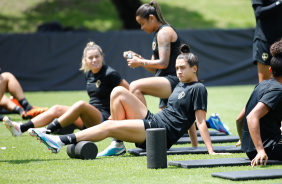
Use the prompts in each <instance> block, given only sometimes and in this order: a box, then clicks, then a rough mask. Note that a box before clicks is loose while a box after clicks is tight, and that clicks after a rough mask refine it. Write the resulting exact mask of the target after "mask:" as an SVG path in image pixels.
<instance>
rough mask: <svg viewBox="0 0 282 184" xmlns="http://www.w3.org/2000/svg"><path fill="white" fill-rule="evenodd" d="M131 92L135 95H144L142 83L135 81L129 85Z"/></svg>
mask: <svg viewBox="0 0 282 184" xmlns="http://www.w3.org/2000/svg"><path fill="white" fill-rule="evenodd" d="M129 91H130V92H131V93H133V94H139V93H142V91H141V87H140V83H139V82H138V81H133V82H131V83H130V85H129Z"/></svg>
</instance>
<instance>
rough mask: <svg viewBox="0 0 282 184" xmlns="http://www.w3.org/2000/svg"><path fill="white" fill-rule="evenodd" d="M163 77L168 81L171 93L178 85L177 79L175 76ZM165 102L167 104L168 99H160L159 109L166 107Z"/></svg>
mask: <svg viewBox="0 0 282 184" xmlns="http://www.w3.org/2000/svg"><path fill="white" fill-rule="evenodd" d="M163 77H164V78H166V79H167V80H168V81H169V83H170V86H171V92H172V91H173V90H174V88H175V86H176V85H177V84H178V83H179V79H178V78H177V76H174V75H167V76H163ZM167 102H168V99H163V98H160V103H159V108H163V107H166V106H167Z"/></svg>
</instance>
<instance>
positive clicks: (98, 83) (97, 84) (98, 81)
mask: <svg viewBox="0 0 282 184" xmlns="http://www.w3.org/2000/svg"><path fill="white" fill-rule="evenodd" d="M100 84H101V81H100V80H97V82H96V87H97V88H99V86H100Z"/></svg>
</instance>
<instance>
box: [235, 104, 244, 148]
mask: <svg viewBox="0 0 282 184" xmlns="http://www.w3.org/2000/svg"><path fill="white" fill-rule="evenodd" d="M245 110H246V107H244V109H243V110H242V111H241V112H240V114H239V116H238V117H237V119H236V126H237V132H238V135H239V137H240V140H239V141H238V143H237V144H236V146H241V140H242V131H243V123H244V117H245Z"/></svg>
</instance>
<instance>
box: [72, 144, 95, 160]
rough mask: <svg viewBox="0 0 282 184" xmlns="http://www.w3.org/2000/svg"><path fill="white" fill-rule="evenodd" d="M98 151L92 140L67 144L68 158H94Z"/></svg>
mask: <svg viewBox="0 0 282 184" xmlns="http://www.w3.org/2000/svg"><path fill="white" fill-rule="evenodd" d="M97 153H98V148H97V146H96V144H95V143H94V142H91V141H81V142H79V143H77V144H69V145H68V147H67V154H68V156H69V157H70V158H78V159H86V160H88V159H90V160H92V159H95V158H96V156H97Z"/></svg>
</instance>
